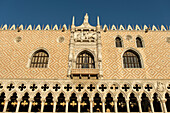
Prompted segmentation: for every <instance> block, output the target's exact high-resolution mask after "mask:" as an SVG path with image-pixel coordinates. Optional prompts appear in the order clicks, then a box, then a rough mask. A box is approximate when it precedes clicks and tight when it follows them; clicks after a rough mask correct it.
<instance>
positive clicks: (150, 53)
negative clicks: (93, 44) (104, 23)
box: [101, 30, 170, 79]
mask: <svg viewBox="0 0 170 113" xmlns="http://www.w3.org/2000/svg"><path fill="white" fill-rule="evenodd" d="M127 35H130V36H132V39H131V40H127V39H126V36H127ZM117 36H121V37H122V39H123V47H122V48H116V46H115V38H116V37H117ZM137 36H141V38H142V39H143V41H144V48H137V47H136V40H135V39H136V37H137ZM169 36H170V32H169V31H149V32H148V33H145V32H144V31H110V30H109V31H107V32H101V37H102V64H103V76H104V78H106V79H134V78H137V79H145V78H148V79H170V75H169V70H170V63H169V60H168V59H169V57H170V51H169V50H170V46H169V43H167V42H166V38H167V37H169ZM128 48H133V49H135V50H137V51H138V52H139V53H140V54H141V55H142V59H143V62H144V68H138V69H135V68H134V69H127V68H123V63H122V62H123V61H122V58H121V56H122V55H123V52H124V51H126V50H127V49H128Z"/></svg>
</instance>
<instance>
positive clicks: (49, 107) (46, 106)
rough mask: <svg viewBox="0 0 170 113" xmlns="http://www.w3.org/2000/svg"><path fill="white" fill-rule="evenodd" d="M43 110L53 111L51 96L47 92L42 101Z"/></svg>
mask: <svg viewBox="0 0 170 113" xmlns="http://www.w3.org/2000/svg"><path fill="white" fill-rule="evenodd" d="M44 112H53V96H52V93H49V94H48V96H47V97H46V102H45V103H44Z"/></svg>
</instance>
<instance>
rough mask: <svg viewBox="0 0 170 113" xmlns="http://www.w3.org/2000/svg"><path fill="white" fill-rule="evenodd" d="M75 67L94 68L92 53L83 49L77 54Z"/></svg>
mask: <svg viewBox="0 0 170 113" xmlns="http://www.w3.org/2000/svg"><path fill="white" fill-rule="evenodd" d="M76 68H95V61H94V57H93V55H92V54H91V53H90V52H88V51H83V52H81V53H80V54H79V55H78V56H77V60H76Z"/></svg>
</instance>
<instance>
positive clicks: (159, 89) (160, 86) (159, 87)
mask: <svg viewBox="0 0 170 113" xmlns="http://www.w3.org/2000/svg"><path fill="white" fill-rule="evenodd" d="M157 90H158V91H161V92H162V91H164V90H165V86H164V84H163V83H161V82H158V85H157Z"/></svg>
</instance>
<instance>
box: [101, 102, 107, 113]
mask: <svg viewBox="0 0 170 113" xmlns="http://www.w3.org/2000/svg"><path fill="white" fill-rule="evenodd" d="M105 101H106V100H105V99H102V111H103V113H105Z"/></svg>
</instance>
